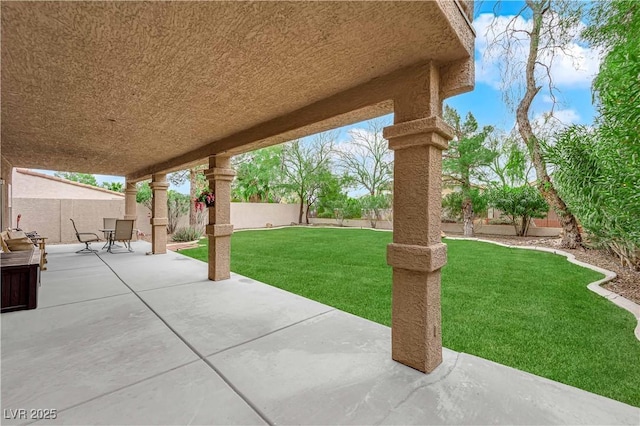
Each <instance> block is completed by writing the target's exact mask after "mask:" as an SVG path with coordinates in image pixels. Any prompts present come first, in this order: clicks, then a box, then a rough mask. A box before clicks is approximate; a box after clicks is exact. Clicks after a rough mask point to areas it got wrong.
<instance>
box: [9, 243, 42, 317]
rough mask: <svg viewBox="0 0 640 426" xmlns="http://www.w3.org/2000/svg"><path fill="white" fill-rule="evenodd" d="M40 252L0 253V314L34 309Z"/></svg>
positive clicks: (38, 282)
mask: <svg viewBox="0 0 640 426" xmlns="http://www.w3.org/2000/svg"><path fill="white" fill-rule="evenodd" d="M39 267H40V250H39V249H37V248H34V249H33V250H30V251H16V252H11V253H0V270H1V271H2V312H11V311H20V310H22V309H35V308H36V307H37V306H38V285H39V284H40V272H39V270H38V269H39Z"/></svg>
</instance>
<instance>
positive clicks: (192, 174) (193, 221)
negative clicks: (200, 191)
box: [189, 169, 198, 227]
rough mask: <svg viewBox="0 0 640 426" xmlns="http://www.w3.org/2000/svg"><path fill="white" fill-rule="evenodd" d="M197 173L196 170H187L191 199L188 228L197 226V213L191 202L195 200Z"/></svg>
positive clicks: (194, 205) (193, 203)
mask: <svg viewBox="0 0 640 426" xmlns="http://www.w3.org/2000/svg"><path fill="white" fill-rule="evenodd" d="M197 173H198V171H197V170H196V169H189V197H190V198H191V202H190V203H189V226H191V227H195V226H197V225H198V213H197V212H196V203H195V202H194V201H193V200H195V199H196V197H197V194H196V190H197V188H196V187H197V185H198V183H197V181H196V174H197Z"/></svg>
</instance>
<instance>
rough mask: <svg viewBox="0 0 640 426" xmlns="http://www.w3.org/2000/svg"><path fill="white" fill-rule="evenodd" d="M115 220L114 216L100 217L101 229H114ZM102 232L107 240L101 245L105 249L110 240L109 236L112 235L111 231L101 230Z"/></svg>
mask: <svg viewBox="0 0 640 426" xmlns="http://www.w3.org/2000/svg"><path fill="white" fill-rule="evenodd" d="M116 220H117V218H115V217H103V218H102V229H116ZM103 233H104V239H105V240H106V241H107V242H106V243H104V246H103V247H102V249H103V250H104V249H106V248H107V247H108V246H109V242H110V241H111V236H112V235H113V232H108V231H106V232H103Z"/></svg>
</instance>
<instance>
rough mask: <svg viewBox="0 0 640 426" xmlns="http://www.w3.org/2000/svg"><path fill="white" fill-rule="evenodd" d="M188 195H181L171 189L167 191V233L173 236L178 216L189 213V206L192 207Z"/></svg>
mask: <svg viewBox="0 0 640 426" xmlns="http://www.w3.org/2000/svg"><path fill="white" fill-rule="evenodd" d="M193 204H194V203H193V201H192V199H191V197H190V196H189V195H186V194H181V193H179V192H178V191H174V190H172V189H170V190H168V191H167V219H168V223H167V232H168V233H169V234H173V233H174V232H175V230H176V228H177V226H178V220H179V219H180V216H182V215H184V214H186V213H187V212H188V211H189V205H193Z"/></svg>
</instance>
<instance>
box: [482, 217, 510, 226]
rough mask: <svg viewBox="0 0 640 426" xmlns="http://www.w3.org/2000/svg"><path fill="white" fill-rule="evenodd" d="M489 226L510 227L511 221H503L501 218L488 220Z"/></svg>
mask: <svg viewBox="0 0 640 426" xmlns="http://www.w3.org/2000/svg"><path fill="white" fill-rule="evenodd" d="M488 224H489V225H512V224H513V221H512V220H511V219H505V218H503V217H501V218H498V219H489V221H488Z"/></svg>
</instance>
